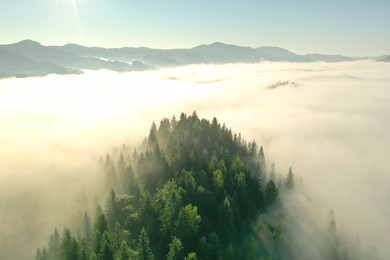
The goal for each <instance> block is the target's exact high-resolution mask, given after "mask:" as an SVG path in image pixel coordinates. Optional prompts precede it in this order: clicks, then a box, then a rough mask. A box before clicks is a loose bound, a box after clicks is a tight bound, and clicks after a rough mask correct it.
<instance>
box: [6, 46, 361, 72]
mask: <svg viewBox="0 0 390 260" xmlns="http://www.w3.org/2000/svg"><path fill="white" fill-rule="evenodd" d="M264 60H266V61H276V62H280V61H287V62H313V61H325V62H341V61H351V60H355V59H354V58H349V57H345V56H341V55H323V54H310V55H298V54H295V53H293V52H290V51H288V50H285V49H282V48H278V47H259V48H251V47H242V46H237V45H231V44H224V43H220V42H215V43H212V44H209V45H205V44H203V45H199V46H196V47H194V48H191V49H168V50H165V49H151V48H145V47H140V48H132V47H124V48H101V47H85V46H81V45H77V44H66V45H64V46H43V45H41V44H40V43H38V42H35V41H32V40H24V41H21V42H18V43H14V44H7V45H0V77H32V76H44V75H48V74H51V73H54V74H80V73H82V70H86V69H87V70H100V69H107V70H112V71H116V72H128V71H143V70H154V69H157V68H164V67H177V66H183V65H189V64H226V63H253V62H259V61H264Z"/></svg>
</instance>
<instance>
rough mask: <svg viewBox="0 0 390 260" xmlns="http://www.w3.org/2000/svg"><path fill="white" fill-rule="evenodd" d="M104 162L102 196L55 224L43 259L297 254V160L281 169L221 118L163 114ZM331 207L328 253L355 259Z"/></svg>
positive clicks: (40, 255) (275, 256)
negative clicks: (292, 218) (287, 210)
mask: <svg viewBox="0 0 390 260" xmlns="http://www.w3.org/2000/svg"><path fill="white" fill-rule="evenodd" d="M100 164H101V169H102V173H103V175H104V189H103V190H104V191H103V194H104V196H105V202H104V203H99V202H97V201H95V207H94V209H93V211H88V210H87V209H85V212H84V213H83V214H79V216H78V217H76V218H75V220H74V223H72V228H68V227H65V228H64V229H63V230H59V229H57V228H54V227H53V228H54V232H53V233H52V234H51V235H50V238H49V241H48V244H47V245H46V246H43V247H41V248H39V249H37V252H36V260H47V259H64V260H87V259H91V260H92V259H98V260H111V259H112V260H114V259H115V260H125V259H300V258H299V257H296V254H293V253H291V252H290V250H291V246H288V245H289V244H291V243H293V242H291V241H288V240H289V239H290V237H289V236H288V234H286V235H285V234H284V233H286V232H285V224H284V223H283V218H284V215H283V212H282V205H283V201H282V197H281V194H283V193H284V194H288V193H289V192H292V191H293V190H294V189H297V188H299V187H297V186H299V185H300V184H299V182H296V181H295V179H296V178H295V177H294V174H293V172H292V169H291V168H290V169H288V170H286V174H285V175H284V176H282V177H280V178H277V177H276V176H275V167H274V165H273V164H272V166H271V167H268V168H269V169H270V170H267V165H266V162H265V155H264V150H263V147H261V146H260V147H259V146H258V145H257V144H256V142H255V141H251V142H247V141H246V140H245V139H243V138H242V137H241V135H240V134H236V133H234V132H233V131H232V130H231V129H228V128H227V127H226V126H225V125H224V124H222V125H221V124H220V123H219V122H218V121H217V119H216V118H214V119H213V120H212V121H211V122H210V121H208V120H206V119H199V118H198V116H197V114H196V112H194V113H193V114H192V115H186V114H184V113H182V114H181V115H180V118H179V119H176V118H175V117H173V118H172V119H162V120H161V121H160V123H159V125H157V124H155V123H153V124H152V126H151V128H150V132H149V134H148V136H147V137H146V138H145V139H144V141H143V143H142V144H141V145H140V146H139V147H138V148H137V149H134V148H129V147H128V146H126V145H123V146H122V147H121V148H117V149H114V150H113V152H112V153H109V154H107V155H106V156H105V157H103V158H102V159H101V162H100ZM330 215H331V216H330V220H329V225H328V233H327V235H325V236H324V243H326V245H327V246H326V247H325V248H326V253H325V254H324V255H326V256H327V258H328V259H349V258H348V252H347V251H346V250H344V251H343V249H342V246H341V245H340V240H339V238H338V235H337V230H336V222H335V218H334V215H333V212H331V213H330ZM302 255H304V253H302ZM351 259H352V258H351Z"/></svg>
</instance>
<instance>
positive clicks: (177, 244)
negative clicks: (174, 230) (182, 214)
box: [167, 237, 184, 260]
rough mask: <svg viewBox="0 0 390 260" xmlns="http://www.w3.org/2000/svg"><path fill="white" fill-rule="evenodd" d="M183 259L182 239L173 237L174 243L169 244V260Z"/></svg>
mask: <svg viewBox="0 0 390 260" xmlns="http://www.w3.org/2000/svg"><path fill="white" fill-rule="evenodd" d="M183 257H184V255H183V244H182V243H181V240H180V239H178V238H177V237H173V239H172V242H171V243H170V244H169V252H168V255H167V260H181V259H183Z"/></svg>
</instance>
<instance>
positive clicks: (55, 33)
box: [0, 0, 390, 56]
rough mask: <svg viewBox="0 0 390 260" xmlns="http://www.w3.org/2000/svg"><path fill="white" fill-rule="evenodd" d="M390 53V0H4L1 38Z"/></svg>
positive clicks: (0, 14) (0, 13) (107, 44)
mask: <svg viewBox="0 0 390 260" xmlns="http://www.w3.org/2000/svg"><path fill="white" fill-rule="evenodd" d="M23 39H32V40H36V41H39V42H41V43H42V44H45V45H63V44H66V43H69V42H71V43H78V44H83V45H87V46H102V47H123V46H134V47H137V46H147V47H153V48H176V47H185V48H188V47H193V46H196V45H199V44H203V43H206V44H208V43H212V42H216V41H220V42H225V43H231V44H237V45H243V46H252V47H258V46H278V47H283V48H287V49H289V50H291V51H293V52H296V53H300V54H304V53H314V52H317V53H327V54H331V53H341V54H345V55H361V56H364V55H381V54H390V1H389V0H365V1H363V0H322V1H312V0H0V43H11V42H17V41H20V40H23Z"/></svg>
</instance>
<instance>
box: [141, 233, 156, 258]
mask: <svg viewBox="0 0 390 260" xmlns="http://www.w3.org/2000/svg"><path fill="white" fill-rule="evenodd" d="M149 243H150V242H149V237H148V234H146V231H145V229H144V228H142V230H141V232H140V234H139V237H138V245H137V260H154V255H153V252H152V249H151V248H150V245H149Z"/></svg>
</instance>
